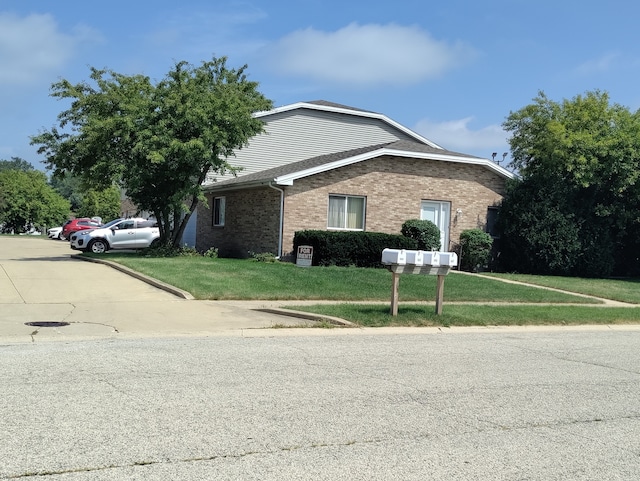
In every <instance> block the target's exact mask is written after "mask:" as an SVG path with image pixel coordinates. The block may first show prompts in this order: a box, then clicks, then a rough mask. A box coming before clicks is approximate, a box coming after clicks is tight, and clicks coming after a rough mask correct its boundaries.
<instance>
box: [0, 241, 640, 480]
mask: <svg viewBox="0 0 640 481" xmlns="http://www.w3.org/2000/svg"><path fill="white" fill-rule="evenodd" d="M34 242H36V241H34ZM5 246H6V244H5V243H3V241H2V239H1V238H0V253H1V254H0V258H1V259H0V266H1V267H2V269H3V272H4V273H5V274H4V275H5V278H4V281H1V280H0V289H1V290H0V292H1V293H2V294H1V295H2V296H4V297H0V311H1V312H0V366H2V369H0V389H1V394H2V395H1V396H0V479H2V480H10V479H20V480H30V481H31V480H43V481H45V480H46V481H68V480H72V481H76V480H77V481H86V480H151V481H155V480H158V481H159V480H163V481H165V480H183V479H184V480H426V479H429V480H541V481H542V480H545V481H546V480H636V479H638V473H640V403H639V402H638V400H639V399H640V349H639V347H640V328H639V327H638V326H609V327H603V326H598V327H578V328H496V329H490V328H475V329H442V330H440V329H415V328H409V329H309V328H305V329H268V328H260V327H254V328H240V326H241V325H242V323H243V322H246V323H250V322H251V319H250V316H251V315H252V314H256V315H258V316H260V315H262V314H264V313H261V312H255V311H252V310H248V309H245V310H244V312H243V313H241V312H240V308H238V309H237V311H231V310H229V311H225V315H224V316H222V315H221V316H218V315H217V314H215V315H213V316H212V318H213V320H211V321H209V320H206V319H205V318H199V319H198V320H199V321H200V322H205V323H207V324H206V326H204V327H203V326H198V324H197V323H195V321H192V322H190V323H185V324H182V323H183V322H184V321H182V318H183V317H185V316H186V317H188V316H189V313H190V311H189V309H190V308H191V307H190V306H193V305H194V304H193V303H194V302H196V303H197V301H188V300H181V301H176V300H174V299H172V298H170V297H161V298H158V299H155V300H154V302H160V303H173V302H178V303H180V304H179V305H180V306H182V307H181V312H182V315H180V314H177V313H176V312H175V311H171V312H172V314H171V315H168V316H165V317H164V318H163V321H162V322H159V323H157V324H156V325H155V327H154V328H153V329H147V330H146V331H145V330H144V329H138V330H135V329H134V326H135V324H136V322H142V323H146V324H149V323H151V322H152V321H153V320H149V319H145V318H144V317H145V316H144V315H142V314H141V313H144V310H136V309H134V311H133V312H135V316H132V319H128V320H127V321H126V322H124V323H123V325H124V326H129V327H128V329H131V332H132V333H133V332H135V335H130V336H119V335H118V334H117V333H115V334H113V333H111V334H108V333H105V332H104V331H102V330H100V331H99V332H97V333H96V332H93V333H89V334H90V335H88V333H84V334H83V333H81V332H77V333H76V334H74V335H63V334H60V335H59V337H56V336H57V335H53V334H47V336H48V337H46V338H42V337H39V336H40V335H41V334H36V335H33V336H27V338H26V340H25V339H24V338H23V337H19V336H17V335H15V333H13V331H12V329H13V327H15V326H14V324H15V322H16V319H17V316H19V315H23V316H27V314H29V313H32V312H34V313H37V312H38V311H37V309H36V307H37V306H36V304H37V301H36V300H31V298H30V297H29V295H27V294H26V293H27V291H28V289H27V288H26V287H25V286H26V285H28V284H29V282H27V279H29V278H30V277H31V276H33V272H32V269H34V268H33V267H30V266H32V265H33V264H36V263H38V262H45V263H46V262H54V263H55V262H57V263H61V264H62V263H64V264H69V266H68V268H69V269H71V270H69V271H68V272H66V273H65V274H64V275H65V276H71V278H75V277H76V276H77V275H80V274H75V273H74V271H73V269H74V268H75V267H73V266H77V268H78V269H81V270H82V269H84V268H85V266H93V265H92V264H88V263H83V262H80V261H73V260H68V259H67V260H63V259H58V256H57V255H51V254H49V255H47V256H44V257H45V259H44V260H43V259H42V257H43V256H42V255H40V254H37V253H36V252H35V251H34V252H32V253H31V255H28V256H27V257H26V260H21V261H20V260H19V259H18V256H17V255H15V254H14V255H5V253H6V252H8V251H7V250H6V249H4V247H5ZM56 248H57V247H56ZM34 249H35V248H34ZM61 255H66V254H61ZM28 259H31V261H29V260H28ZM21 266H25V269H27V270H26V271H22V270H21V269H22V267H21ZM43 266H44V264H43ZM94 267H95V268H98V269H99V271H98V272H100V273H102V270H103V269H104V270H108V269H109V268H108V267H106V266H100V265H95V266H94ZM41 269H45V267H42V266H41ZM64 269H67V266H66V265H65V268H64ZM1 274H2V273H1V272H0V275H1ZM84 274H86V273H84V272H83V275H84ZM93 274H94V273H93V272H92V275H93ZM60 275H61V276H62V274H60ZM104 275H105V276H108V275H109V274H106V273H105V274H104ZM119 275H121V274H119ZM122 275H123V274H122ZM65 282H74V281H72V280H68V279H63V278H62V277H60V278H56V283H57V284H60V283H65ZM117 282H122V283H125V284H126V285H127V288H126V289H125V290H126V291H127V292H130V290H131V289H141V290H142V291H145V290H146V289H148V286H145V287H143V286H142V283H141V281H138V280H134V279H130V280H126V281H125V280H124V278H120V277H117ZM129 282H131V284H128V283H129ZM137 283H140V285H139V284H137ZM7 286H8V287H9V288H11V289H13V291H12V292H14V293H15V292H17V293H19V297H20V298H21V301H20V300H19V299H15V298H10V296H9V295H6V292H7V291H6V289H7ZM38 289H39V290H40V291H42V295H44V298H43V299H44V300H45V301H46V302H45V301H43V304H44V305H46V307H47V308H48V309H50V306H52V305H55V303H53V302H51V299H50V298H49V297H47V295H45V292H44V291H46V290H47V289H48V288H47V283H45V282H43V283H42V284H39V285H38ZM51 289H54V288H53V287H52V288H51ZM103 291H104V292H105V295H109V296H111V295H113V292H112V291H109V290H108V289H106V288H105V289H103ZM109 292H111V294H108V293H109ZM146 292H147V293H146V295H149V296H155V295H156V294H158V293H156V292H155V291H146ZM165 294H166V293H164V292H162V294H158V295H160V296H164V295H165ZM96 296H97V294H96ZM34 297H35V295H34ZM94 301H95V302H96V303H98V304H110V303H111V304H114V303H117V300H116V299H115V298H111V297H110V298H109V299H107V300H101V299H100V298H99V297H96V299H94ZM123 302H125V301H123ZM139 302H140V301H139ZM144 302H146V301H144ZM144 302H143V303H144ZM125 303H126V304H131V305H134V304H136V301H135V299H133V300H132V299H129V300H127V301H126V302H125ZM61 304H63V305H64V306H65V307H64V308H65V309H67V310H68V311H70V312H71V314H72V313H73V310H74V307H73V306H76V304H75V303H74V302H73V300H72V299H65V300H64V301H63V302H61ZM67 304H69V305H70V306H68V305H67ZM18 305H23V306H29V305H31V306H32V307H30V308H29V309H27V308H24V309H25V310H24V311H22V313H21V312H20V310H19V309H18V308H16V307H15V306H18ZM12 306H14V308H12ZM33 306H35V307H33ZM205 306H206V308H201V307H195V308H194V309H196V311H195V312H200V309H204V312H213V311H216V310H217V309H218V308H217V307H216V304H215V303H207V304H205ZM134 307H135V306H134ZM220 309H222V310H224V309H226V307H225V306H224V305H222V306H221V307H220ZM7 310H8V311H10V312H11V314H5V312H6V311H7ZM83 312H86V311H83ZM154 312H155V311H154ZM233 312H237V313H238V315H239V316H240V317H239V319H240V320H239V321H238V322H235V323H234V321H233V319H232V317H233ZM71 314H69V312H67V315H71ZM137 316H139V317H140V320H139V321H138V320H137V319H138V317H137ZM171 316H175V318H174V322H175V323H177V324H180V325H181V327H180V328H179V329H176V328H175V327H174V326H171ZM225 316H226V317H227V318H228V317H229V316H231V318H229V319H226V320H224V318H225ZM243 316H246V317H243ZM149 317H153V312H152V313H150V314H149ZM28 318H30V317H28V316H27V317H24V318H23V319H22V320H23V321H24V320H26V319H28ZM218 320H220V322H227V324H225V326H226V328H223V327H222V326H218V327H217V328H214V327H212V325H211V324H212V323H213V324H215V322H217V321H218ZM247 325H248V324H247ZM3 326H4V330H3ZM6 326H13V327H11V328H9V327H6ZM67 327H70V326H67ZM71 327H74V326H71ZM76 327H78V326H76ZM190 327H194V332H193V333H191V334H189V332H188V329H189V328H190ZM196 327H197V329H196ZM267 327H268V326H267ZM78 328H79V327H78ZM63 329H64V328H61V329H60V331H63ZM162 329H167V332H166V333H165V334H164V335H160V334H159V332H158V331H161V330H162ZM145 332H146V333H147V335H145ZM3 333H5V334H3ZM41 339H46V341H42V340H41Z"/></svg>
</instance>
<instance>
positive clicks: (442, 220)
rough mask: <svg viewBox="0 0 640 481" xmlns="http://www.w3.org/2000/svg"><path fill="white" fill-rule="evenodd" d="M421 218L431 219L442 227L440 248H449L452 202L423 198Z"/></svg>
mask: <svg viewBox="0 0 640 481" xmlns="http://www.w3.org/2000/svg"><path fill="white" fill-rule="evenodd" d="M420 219H422V220H430V221H431V222H433V223H434V224H435V225H437V226H438V229H440V250H441V251H448V250H449V219H451V202H441V201H435V200H423V201H422V203H421V204H420Z"/></svg>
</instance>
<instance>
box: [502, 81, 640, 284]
mask: <svg viewBox="0 0 640 481" xmlns="http://www.w3.org/2000/svg"><path fill="white" fill-rule="evenodd" d="M504 128H505V130H507V131H509V132H511V134H512V137H511V138H510V146H511V150H512V157H513V161H512V167H514V168H516V169H517V170H518V171H519V173H520V180H518V181H516V182H515V184H514V185H513V186H511V188H510V189H509V191H508V192H507V195H506V197H505V199H504V201H503V209H502V210H501V214H500V218H501V219H500V223H499V225H500V226H501V230H502V238H501V244H502V247H503V252H502V254H503V255H502V257H503V259H502V261H503V264H504V265H506V266H507V268H508V269H510V270H520V271H523V272H538V273H551V274H570V275H585V276H606V275H609V274H610V273H612V272H616V273H619V274H629V273H634V272H633V271H634V270H635V271H637V270H638V268H639V267H640V263H639V262H638V254H637V246H638V241H637V235H638V233H640V216H639V215H638V212H639V209H640V183H639V180H640V179H639V177H640V113H638V112H631V111H629V109H627V108H625V107H623V106H620V105H618V104H612V103H611V102H610V99H609V95H608V94H607V93H604V92H600V91H594V92H587V93H586V94H584V95H578V96H576V97H574V98H573V99H570V100H566V99H565V100H563V101H562V102H555V101H552V100H550V99H549V98H548V97H547V96H546V95H545V94H544V93H542V92H541V93H539V95H538V96H537V97H536V98H535V99H534V101H533V103H532V104H530V105H527V106H526V107H524V108H522V109H520V110H518V111H516V112H512V113H511V114H510V115H509V116H508V118H507V119H506V121H505V123H504ZM634 252H636V253H635V254H634ZM636 273H637V272H636Z"/></svg>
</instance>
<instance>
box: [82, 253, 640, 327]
mask: <svg viewBox="0 0 640 481" xmlns="http://www.w3.org/2000/svg"><path fill="white" fill-rule="evenodd" d="M85 255H88V254H85ZM96 257H101V258H104V259H108V260H110V261H114V262H118V263H121V264H123V265H125V266H127V267H129V268H131V269H134V270H136V271H139V272H142V273H144V274H147V275H149V276H151V277H154V278H156V279H159V280H162V281H164V282H167V283H169V284H171V285H174V286H176V287H179V288H181V289H183V290H185V291H188V292H190V293H191V294H192V295H193V296H194V297H195V298H196V299H211V300H243V299H247V300H260V299H262V300H334V301H336V304H318V305H304V306H288V307H290V308H291V309H295V310H300V311H307V312H312V313H317V314H319V315H328V316H336V317H340V318H342V319H346V320H348V321H351V322H354V323H356V324H358V325H361V326H372V327H376V326H441V327H442V326H444V327H447V326H507V325H578V324H631V323H633V324H638V323H640V309H638V308H625V307H621V308H617V307H602V304H601V303H600V301H598V300H595V299H589V298H584V297H579V296H574V295H571V294H569V293H562V292H556V291H551V290H548V289H540V288H536V287H530V286H523V285H517V284H510V283H505V282H501V281H499V280H498V279H492V278H487V277H481V276H473V275H465V274H461V273H458V272H455V271H454V272H451V273H450V274H449V275H448V276H447V277H446V280H445V284H444V304H443V306H444V307H443V314H442V315H441V316H436V315H435V312H434V311H435V286H436V276H421V275H409V274H408V275H403V276H401V278H400V287H399V309H398V315H397V316H391V315H390V314H389V309H390V297H391V280H392V277H391V273H390V272H388V271H387V270H385V269H362V268H355V267H349V268H347V267H310V268H301V267H297V266H295V265H294V264H290V263H264V262H254V261H252V260H238V259H211V258H206V257H175V258H147V257H142V256H139V255H135V254H126V253H109V254H108V255H106V256H96ZM492 276H495V277H503V278H507V279H512V280H518V281H522V282H530V283H533V284H537V285H541V286H548V287H554V288H558V289H563V290H567V291H572V292H577V293H582V294H587V295H592V296H596V297H602V298H612V299H616V300H620V301H627V302H630V303H635V302H637V303H639V304H640V294H638V293H637V286H638V280H627V281H624V280H601V279H573V278H559V277H542V276H520V275H492ZM416 303H418V304H416ZM496 303H499V304H498V305H496ZM523 304H526V305H523ZM542 304H545V305H542ZM569 304H571V305H569ZM575 304H580V305H575ZM639 307H640V306H639Z"/></svg>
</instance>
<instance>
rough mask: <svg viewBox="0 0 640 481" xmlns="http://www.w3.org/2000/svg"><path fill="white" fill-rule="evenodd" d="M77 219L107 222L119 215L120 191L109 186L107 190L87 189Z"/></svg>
mask: <svg viewBox="0 0 640 481" xmlns="http://www.w3.org/2000/svg"><path fill="white" fill-rule="evenodd" d="M76 214H77V216H78V217H96V216H97V217H100V218H102V220H103V221H105V222H107V221H110V220H112V219H115V218H117V217H118V216H119V215H120V190H119V189H118V188H117V187H115V186H111V187H109V188H107V189H102V190H96V189H89V190H87V191H86V192H85V193H84V194H83V195H82V202H81V204H80V208H79V209H78V211H77V212H76Z"/></svg>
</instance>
